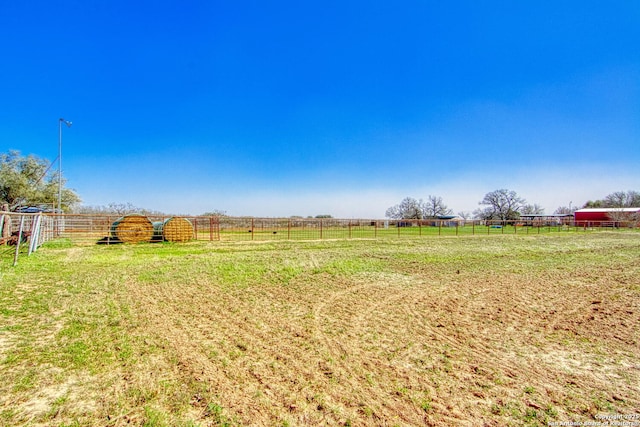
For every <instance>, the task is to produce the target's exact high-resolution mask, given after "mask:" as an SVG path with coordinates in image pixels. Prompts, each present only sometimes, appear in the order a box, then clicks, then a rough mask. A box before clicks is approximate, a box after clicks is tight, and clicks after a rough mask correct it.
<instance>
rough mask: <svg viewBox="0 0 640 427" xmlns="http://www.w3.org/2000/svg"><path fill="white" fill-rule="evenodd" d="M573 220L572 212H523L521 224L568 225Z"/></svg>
mask: <svg viewBox="0 0 640 427" xmlns="http://www.w3.org/2000/svg"><path fill="white" fill-rule="evenodd" d="M571 221H573V215H572V214H521V215H520V224H521V225H526V226H539V225H543V226H547V225H568V224H571Z"/></svg>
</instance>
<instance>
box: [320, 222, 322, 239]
mask: <svg viewBox="0 0 640 427" xmlns="http://www.w3.org/2000/svg"><path fill="white" fill-rule="evenodd" d="M320 240H322V219H321V220H320Z"/></svg>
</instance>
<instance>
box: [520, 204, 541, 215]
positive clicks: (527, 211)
mask: <svg viewBox="0 0 640 427" xmlns="http://www.w3.org/2000/svg"><path fill="white" fill-rule="evenodd" d="M543 213H544V208H543V207H542V206H540V205H539V204H537V203H534V204H527V205H524V206H523V207H522V210H521V211H520V214H522V215H542V214H543Z"/></svg>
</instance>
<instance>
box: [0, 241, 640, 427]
mask: <svg viewBox="0 0 640 427" xmlns="http://www.w3.org/2000/svg"><path fill="white" fill-rule="evenodd" d="M639 249H640V240H639V239H638V236H637V234H633V233H631V234H625V233H600V234H598V235H580V236H566V235H564V236H540V237H514V236H504V237H475V238H463V239H455V238H452V239H449V238H446V239H445V238H443V239H437V240H435V239H415V240H413V239H412V240H402V241H348V242H345V241H333V242H327V241H323V242H306V243H299V242H296V243H291V242H274V243H244V244H243V243H236V244H228V243H227V244H221V243H218V244H203V243H191V244H186V245H185V244H182V245H166V244H165V245H137V246H127V245H123V246H117V247H107V248H105V247H84V248H77V247H70V248H60V249H55V248H51V249H49V250H41V251H40V252H38V253H37V255H36V257H35V258H34V257H31V258H29V262H26V261H25V262H23V263H22V264H21V266H19V267H18V268H17V269H14V270H8V269H4V270H3V271H4V273H2V274H3V277H2V278H3V282H2V283H3V284H2V285H1V286H2V288H1V289H2V294H1V295H2V301H1V303H0V308H1V309H2V313H3V317H2V319H3V321H4V322H5V323H4V324H5V325H6V326H3V327H1V328H0V343H1V344H2V346H0V360H3V361H2V364H1V365H0V368H1V369H2V371H1V372H0V373H1V374H2V375H3V376H4V377H5V378H7V381H6V382H5V383H4V384H2V385H0V396H2V397H0V411H1V412H0V414H1V416H0V422H5V423H6V425H14V424H20V423H22V424H28V425H34V426H40V425H42V426H44V425H74V423H75V425H110V426H121V425H148V426H153V425H156V426H159V425H184V426H187V425H191V426H193V425H201V426H209V425H268V426H272V425H282V426H284V425H291V426H294V425H354V426H355V425H363V426H364V425H381V426H393V425H399V426H408V425H432V426H476V425H489V426H502V425H539V426H543V425H547V424H548V423H549V422H552V421H571V420H574V421H585V420H593V419H595V416H596V415H598V414H605V413H634V412H635V413H638V412H640V398H639V396H640V390H639V389H638V384H640V351H639V350H638V348H639V338H640V336H639V332H638V331H639V328H638V325H640V302H639V301H640V299H639V297H640V284H639V282H638V277H639V276H640V259H639V258H638V253H639ZM52 263H57V264H56V265H58V266H60V267H59V268H53V267H52Z"/></svg>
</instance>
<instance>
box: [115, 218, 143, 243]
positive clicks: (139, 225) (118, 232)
mask: <svg viewBox="0 0 640 427" xmlns="http://www.w3.org/2000/svg"><path fill="white" fill-rule="evenodd" d="M111 236H112V237H117V238H118V239H120V241H122V242H124V243H140V242H148V241H150V240H151V238H152V237H153V225H152V224H151V221H149V218H147V217H146V216H144V215H140V214H131V215H125V216H123V217H122V218H118V219H117V220H116V221H115V222H114V223H113V224H112V225H111Z"/></svg>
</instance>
